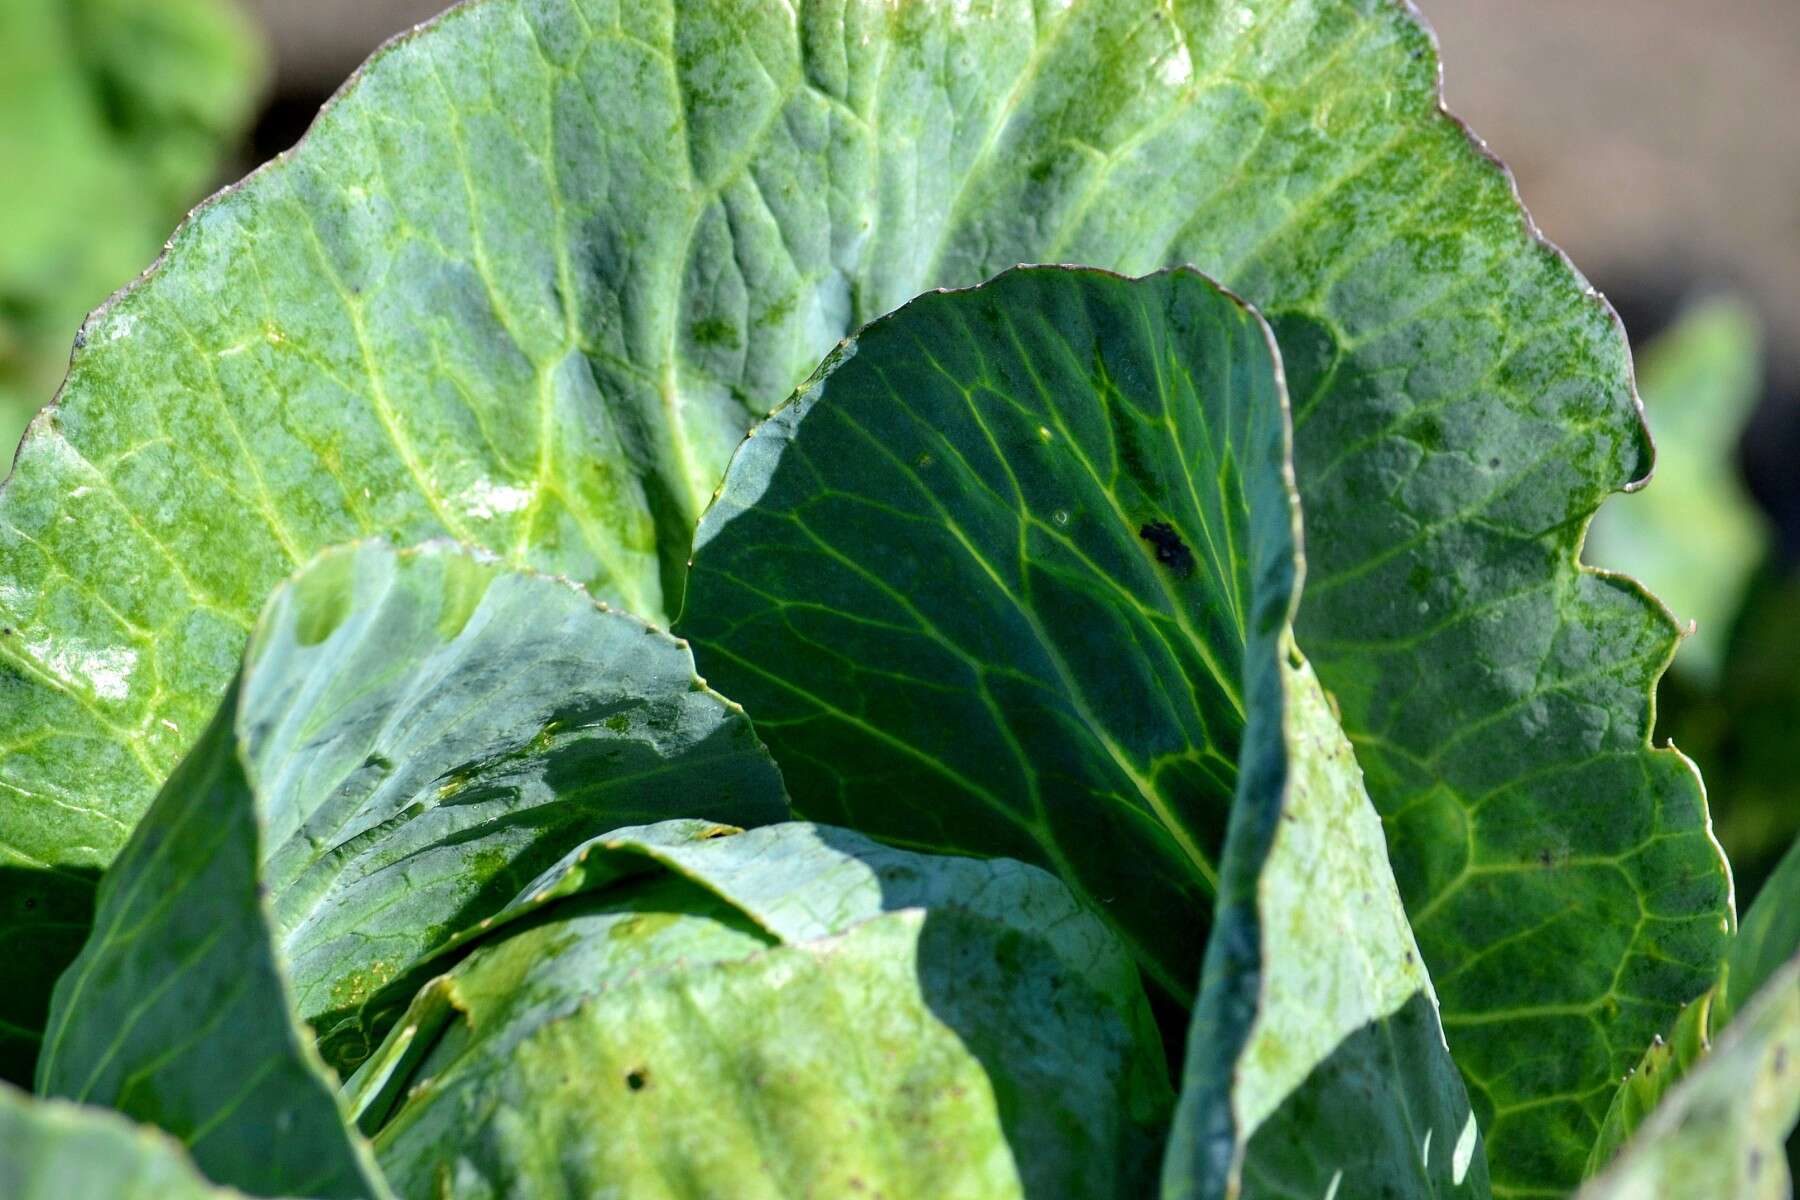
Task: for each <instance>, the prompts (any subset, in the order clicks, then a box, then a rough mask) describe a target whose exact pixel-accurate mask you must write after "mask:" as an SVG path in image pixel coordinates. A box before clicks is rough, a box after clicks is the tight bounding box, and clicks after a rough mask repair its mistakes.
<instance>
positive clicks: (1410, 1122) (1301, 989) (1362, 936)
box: [1162, 654, 1489, 1200]
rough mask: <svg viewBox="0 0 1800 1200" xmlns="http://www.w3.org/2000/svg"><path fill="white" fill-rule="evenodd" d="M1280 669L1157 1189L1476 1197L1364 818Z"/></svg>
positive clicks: (1339, 763)
mask: <svg viewBox="0 0 1800 1200" xmlns="http://www.w3.org/2000/svg"><path fill="white" fill-rule="evenodd" d="M1283 676H1284V684H1285V686H1284V689H1283V695H1284V698H1285V700H1286V704H1287V706H1288V707H1287V710H1286V718H1285V721H1284V729H1283V736H1284V739H1285V742H1286V750H1287V753H1286V755H1285V756H1284V758H1285V761H1279V760H1275V759H1271V761H1270V763H1269V766H1268V768H1267V769H1269V770H1273V771H1278V772H1279V777H1273V778H1267V779H1263V780H1252V779H1250V778H1249V777H1246V781H1245V782H1246V786H1245V788H1244V789H1243V792H1242V796H1243V802H1242V803H1241V804H1240V805H1239V807H1238V808H1237V809H1236V810H1235V811H1234V812H1233V816H1232V824H1231V831H1230V834H1229V836H1228V838H1227V841H1226V844H1225V855H1224V861H1223V863H1222V866H1221V871H1220V874H1221V876H1222V878H1223V881H1224V886H1223V889H1222V893H1221V897H1220V902H1219V911H1218V918H1217V920H1218V929H1217V931H1216V933H1215V935H1214V937H1213V940H1212V943H1211V945H1210V946H1209V947H1208V950H1207V956H1206V973H1205V975H1204V977H1203V978H1202V983H1201V994H1200V1001H1199V1004H1198V1005H1197V1007H1196V1008H1195V1012H1194V1023H1193V1028H1192V1029H1191V1031H1190V1032H1189V1035H1188V1042H1187V1071H1186V1080H1185V1082H1184V1084H1183V1088H1182V1095H1181V1106H1180V1108H1179V1109H1178V1111H1177V1113H1176V1119H1175V1125H1174V1129H1173V1132H1172V1134H1171V1136H1170V1142H1169V1151H1168V1156H1167V1159H1166V1160H1165V1165H1164V1169H1163V1191H1162V1195H1163V1197H1164V1200H1201V1198H1212V1197H1219V1198H1227V1197H1228V1198H1231V1200H1236V1198H1237V1197H1251V1198H1256V1197H1280V1196H1326V1197H1330V1196H1337V1195H1344V1196H1376V1195H1380V1196H1394V1197H1399V1196H1407V1197H1460V1198H1464V1200H1486V1197H1487V1196H1488V1194H1489V1190H1488V1165H1487V1159H1486V1156H1485V1154H1484V1153H1483V1151H1482V1145H1481V1133H1480V1130H1479V1129H1478V1128H1477V1127H1476V1121H1475V1114H1474V1112H1473V1111H1471V1109H1470V1107H1469V1097H1468V1094H1467V1093H1466V1092H1465V1091H1464V1089H1463V1084H1462V1080H1461V1078H1460V1077H1459V1076H1458V1075H1457V1073H1456V1067H1455V1065H1454V1064H1453V1063H1452V1062H1451V1060H1450V1055H1449V1051H1448V1050H1447V1048H1446V1047H1445V1045H1444V1030H1443V1026H1442V1025H1441V1023H1440V1022H1439V1018H1438V1007H1437V997H1436V996H1435V995H1434V994H1433V993H1432V989H1431V980H1430V978H1429V977H1428V976H1427V974H1426V972H1425V967H1424V964H1423V963H1422V962H1421V961H1420V958H1419V951H1418V946H1417V945H1416V943H1415V942H1414V940H1413V936H1412V931H1411V930H1410V929H1409V928H1408V927H1407V924H1406V914H1405V912H1404V910H1403V909H1402V908H1401V904H1400V893H1399V890H1398V889H1397V888H1396V887H1395V885H1394V877H1393V873H1392V872H1391V871H1390V870H1389V867H1388V860H1387V847H1386V845H1385V844H1384V842H1383V840H1382V834H1381V824H1380V822H1379V821H1378V820H1377V819H1376V816H1375V812H1374V810H1373V809H1372V808H1371V807H1370V805H1369V800H1368V796H1367V795H1366V794H1365V793H1364V792H1363V789H1362V776H1361V773H1360V772H1359V771H1358V770H1357V768H1356V762H1355V757H1354V755H1353V754H1352V752H1351V749H1350V745H1349V743H1348V742H1347V741H1345V739H1344V735H1343V732H1342V731H1341V730H1340V729H1339V728H1338V725H1337V717H1336V714H1335V713H1334V712H1333V710H1332V709H1331V707H1330V702H1329V700H1328V699H1327V697H1326V696H1325V694H1324V692H1323V691H1322V690H1321V689H1320V687H1319V685H1318V681H1317V680H1316V679H1314V678H1313V675H1312V671H1311V669H1310V668H1309V667H1307V666H1306V664H1305V662H1304V660H1302V659H1300V658H1299V657H1298V655H1297V654H1296V655H1294V656H1293V659H1292V661H1291V662H1290V663H1289V664H1288V665H1287V666H1286V667H1285V668H1284V671H1283Z"/></svg>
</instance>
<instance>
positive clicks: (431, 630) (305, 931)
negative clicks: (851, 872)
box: [38, 544, 785, 1196]
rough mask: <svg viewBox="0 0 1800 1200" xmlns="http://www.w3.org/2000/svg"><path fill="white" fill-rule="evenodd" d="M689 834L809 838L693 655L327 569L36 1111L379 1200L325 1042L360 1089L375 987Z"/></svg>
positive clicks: (317, 1190)
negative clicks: (126, 1119)
mask: <svg viewBox="0 0 1800 1200" xmlns="http://www.w3.org/2000/svg"><path fill="white" fill-rule="evenodd" d="M673 813H685V814H699V815H701V816H703V817H709V818H720V819H731V820H736V821H739V822H742V823H746V824H748V823H753V822H756V821H764V820H776V819H780V818H781V817H782V816H783V815H784V813H785V805H784V803H783V800H782V792H781V785H780V779H779V777H778V776H777V774H776V772H775V769H774V767H773V765H772V764H771V763H770V762H769V759H768V756H767V754H766V753H765V752H764V751H763V750H762V747H761V745H760V744H759V743H758V742H757V741H756V738H755V736H754V734H752V733H751V731H750V727H749V723H748V721H747V720H746V719H745V718H744V716H743V714H742V713H741V712H740V711H738V710H737V709H736V708H735V707H734V706H732V705H730V704H728V703H727V702H725V701H724V700H722V699H721V698H720V697H719V696H717V695H716V694H714V693H712V692H710V691H708V690H706V689H705V688H704V687H703V686H702V685H701V684H699V683H698V681H697V680H696V679H695V678H694V676H693V671H692V664H691V660H690V659H689V657H688V655H687V652H686V651H685V649H684V648H682V647H681V646H680V645H679V644H678V643H675V642H674V641H672V640H671V639H670V638H668V636H667V635H666V634H662V633H660V632H658V631H656V630H654V629H651V628H650V627H648V626H645V625H644V624H643V623H642V622H640V621H638V620H637V619H636V618H633V617H629V616H625V615H623V614H620V613H613V612H605V611H602V610H599V609H597V608H596V607H595V606H594V604H593V602H592V601H590V600H589V599H588V598H587V596H585V595H584V594H583V593H581V592H580V591H579V590H577V589H575V588H572V587H569V586H568V585H566V584H563V583H560V582H556V581H552V580H547V579H543V578H539V577H535V576H528V575H522V574H516V573H512V572H509V571H507V570H505V569H504V568H502V567H500V566H499V565H497V564H495V563H493V562H490V561H483V560H480V559H477V558H473V557H471V556H469V554H468V553H467V552H465V551H463V550H460V549H456V548H453V547H448V546H441V547H432V548H427V549H424V550H421V551H416V552H399V551H395V550H392V549H390V548H387V547H385V546H382V545H380V544H368V545H364V546H360V547H355V548H352V549H349V550H345V551H338V552H333V553H329V554H327V555H325V556H323V557H321V558H320V559H319V560H318V561H316V562H315V563H313V564H312V565H311V566H310V567H309V568H308V569H307V570H306V571H305V572H304V573H303V574H301V575H300V576H299V577H298V578H296V579H295V580H294V581H292V582H291V583H289V584H288V585H286V586H284V587H283V588H282V589H281V590H280V592H278V594H277V595H276V597H275V598H274V599H273V600H272V601H271V604H270V607H269V611H268V613H267V614H266V616H265V618H264V620H263V622H262V623H261V624H260V625H259V627H258V630H257V632H256V634H255V636H254V637H253V638H252V639H251V643H250V648H249V651H248V653H247V655H246V662H245V667H244V670H243V672H242V674H241V676H240V678H239V680H238V682H237V683H236V684H235V685H234V687H233V688H232V691H231V694H230V696H229V698H228V700H227V702H226V704H225V705H224V706H223V707H222V708H221V710H220V713H219V717H218V719H217V720H216V721H215V722H214V723H213V724H212V726H211V727H210V728H209V729H208V731H207V733H206V734H205V736H204V737H203V738H202V740H201V742H200V744H199V745H198V746H197V747H196V748H195V750H194V751H193V752H192V753H191V754H190V755H189V756H188V758H187V759H186V760H184V762H183V764H182V766H181V768H180V769H179V770H178V771H177V772H176V773H175V774H174V776H172V777H171V779H170V781H169V783H168V785H167V786H166V787H165V788H164V790H163V793H162V795H161V796H160V797H159V798H158V801H157V803H156V804H155V805H154V806H153V807H152V810H151V812H150V813H149V814H148V815H147V816H146V817H145V819H144V821H143V822H142V824H141V825H140V826H139V828H138V830H137V832H136V833H135V834H134V835H133V838H132V840H131V841H130V842H129V843H128V844H127V847H126V849H125V851H124V852H123V853H122V854H121V856H120V858H119V860H118V862H117V863H116V864H115V865H114V867H113V869H112V870H111V871H110V872H108V874H107V876H106V880H105V882H104V884H103V885H102V887H101V889H100V900H99V908H98V914H97V920H96V926H95V931H94V934H93V937H92V938H91V939H90V941H89V943H88V945H87V946H86V947H85V948H84V950H83V951H82V954H81V956H80V957H79V958H78V959H77V960H76V962H75V964H74V965H73V966H72V967H71V968H70V970H69V972H68V973H67V974H66V975H65V976H64V977H63V979H62V980H61V982H60V983H59V984H58V987H57V991H56V997H55V1005H54V1009H53V1012H52V1017H51V1023H50V1028H49V1032H48V1034H47V1037H46V1042H45V1050H44V1054H43V1057H42V1058H41V1059H40V1061H39V1064H38V1082H39V1087H40V1090H41V1091H43V1092H45V1093H47V1094H51V1095H59V1096H66V1097H70V1098H73V1099H77V1100H82V1101H86V1102H89V1103H98V1104H104V1105H107V1106H109V1107H113V1108H117V1109H119V1110H120V1111H122V1112H124V1113H126V1114H127V1115H129V1116H132V1117H135V1118H137V1119H139V1120H143V1121H147V1122H150V1123H153V1124H156V1125H159V1126H161V1127H162V1128H164V1129H166V1130H168V1131H170V1132H172V1133H174V1134H176V1135H177V1136H178V1137H180V1138H181V1139H182V1140H183V1141H184V1142H186V1143H187V1144H188V1145H189V1146H190V1148H191V1150H192V1152H193V1154H194V1157H195V1160H196V1161H197V1162H198V1163H199V1165H200V1167H201V1168H202V1169H203V1170H204V1171H205V1172H206V1173H207V1175H208V1176H209V1177H210V1178H212V1179H214V1180H217V1181H219V1182H222V1183H229V1184H232V1185H235V1186H239V1187H242V1188H244V1189H246V1190H248V1191H253V1192H257V1193H259V1194H264V1195H278V1194H299V1195H313V1196H366V1195H379V1194H381V1191H382V1188H381V1183H380V1177H379V1175H378V1174H376V1173H375V1171H374V1168H373V1166H372V1163H371V1160H370V1159H369V1156H368V1153H367V1149H366V1147H364V1146H363V1145H362V1144H361V1142H360V1140H359V1139H358V1138H357V1137H356V1136H355V1135H354V1134H353V1133H350V1132H348V1131H347V1130H346V1128H345V1126H344V1124H343V1121H342V1116H341V1114H340V1112H339V1109H338V1105H337V1102H336V1100H335V1099H334V1096H333V1085H332V1083H331V1082H330V1081H329V1080H328V1077H327V1073H326V1072H325V1070H324V1069H323V1064H322V1063H321V1062H320V1060H319V1056H318V1054H317V1053H315V1050H314V1041H313V1036H314V1032H315V1031H316V1032H317V1033H319V1034H321V1035H323V1036H324V1043H323V1044H324V1049H325V1051H326V1053H327V1055H328V1056H329V1058H330V1059H331V1060H332V1062H333V1063H334V1064H335V1065H345V1064H349V1063H354V1062H355V1061H359V1060H360V1059H361V1057H363V1055H364V1054H365V1053H366V1049H367V1043H368V1040H369V1038H370V1037H371V1036H379V1034H380V1033H381V1032H383V1030H381V1029H379V1028H371V1022H376V1021H379V1019H380V1014H379V1013H370V1012H368V1011H366V1010H367V1006H366V1005H365V1004H364V1003H363V1002H364V1001H365V1000H366V999H367V998H369V997H370V996H371V995H372V994H373V993H375V992H376V991H377V990H378V988H379V985H380V984H382V983H383V982H385V981H386V980H388V979H389V978H390V977H392V976H395V975H398V974H402V973H404V972H405V971H406V970H407V969H408V967H410V966H411V965H412V964H413V963H414V962H416V961H418V960H420V959H423V958H425V957H427V956H429V955H431V954H433V953H435V952H436V951H437V950H439V949H441V948H442V947H443V946H444V945H445V944H446V943H447V942H448V941H449V940H450V939H451V938H452V937H454V936H455V935H456V934H457V933H459V932H462V931H463V930H465V929H467V928H469V927H471V926H475V925H477V924H478V922H480V921H481V920H482V919H484V918H486V917H487V916H489V915H490V913H491V911H492V910H493V909H496V908H498V907H500V906H501V905H502V904H504V903H505V902H506V900H507V898H509V897H510V896H512V895H513V894H514V893H515V892H516V891H517V890H518V888H519V887H520V885H521V884H523V883H524V882H527V881H529V880H530V879H531V878H532V877H533V876H534V875H536V874H537V873H538V872H539V871H541V870H542V869H544V868H545V867H546V866H548V865H550V864H551V863H554V862H555V861H556V860H557V859H558V858H559V857H560V856H561V855H563V854H564V853H565V852H566V851H567V850H568V849H569V848H570V847H571V846H572V845H575V844H578V843H580V842H581V841H584V840H585V839H587V838H589V837H592V836H594V835H595V834H596V833H598V832H602V831H604V830H606V829H609V828H613V827H615V826H617V825H619V824H620V823H621V822H627V823H628V822H632V821H641V820H644V819H647V818H652V819H653V818H656V817H660V816H667V815H670V814H673ZM271 1131H279V1136H278V1137H275V1138H273V1139H272V1140H271V1138H270V1137H269V1134H270V1132H271Z"/></svg>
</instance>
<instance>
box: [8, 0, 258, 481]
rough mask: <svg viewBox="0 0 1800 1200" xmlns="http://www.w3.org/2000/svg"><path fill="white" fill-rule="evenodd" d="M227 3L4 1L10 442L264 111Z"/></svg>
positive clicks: (250, 50) (247, 50) (245, 39)
mask: <svg viewBox="0 0 1800 1200" xmlns="http://www.w3.org/2000/svg"><path fill="white" fill-rule="evenodd" d="M266 62H267V52H266V49H265V47H264V45H263V43H262V40H261V37H260V34H259V32H258V29H257V27H256V25H255V24H254V23H253V22H252V21H251V20H250V19H249V17H248V16H247V15H246V14H245V13H243V12H242V11H241V10H239V9H238V8H237V6H236V5H235V4H234V3H232V2H231V0H155V2H154V3H146V2H145V0H5V2H4V3H0V213H4V214H5V220H4V222H0V439H3V440H4V442H5V445H6V446H7V447H8V449H9V453H8V456H7V457H8V458H9V459H10V457H11V455H10V448H11V447H12V445H13V444H15V443H16V442H17V441H18V439H19V435H20V434H21V433H22V432H23V431H24V428H25V423H26V422H27V421H28V420H29V419H30V417H31V414H32V413H34V412H35V411H37V410H38V409H39V408H41V407H42V406H43V405H44V404H45V403H47V402H48V401H49V400H50V397H51V396H52V394H53V393H54V392H55V390H56V386H57V384H58V383H60V382H61V381H62V377H63V372H64V370H65V368H66V367H67V365H68V359H69V347H70V344H71V342H72V341H73V340H74V337H75V332H76V330H77V328H78V327H79V326H80V324H81V320H82V317H83V316H84V315H85V314H86V313H87V312H88V311H89V310H90V309H92V308H94V307H95V306H96V305H98V304H100V303H101V302H102V301H103V300H105V299H106V297H107V296H109V295H111V294H112V293H113V292H114V291H115V290H117V289H118V288H119V287H121V286H122V285H124V284H125V283H128V282H129V281H130V280H131V279H132V278H133V277H134V276H136V275H137V274H138V273H139V272H140V271H142V270H143V269H144V268H145V267H147V266H149V265H150V262H151V260H152V259H153V258H154V257H155V256H156V252H157V249H158V247H160V246H161V245H162V242H163V240H164V239H165V238H166V237H167V236H168V234H169V230H170V229H171V228H172V227H173V226H174V223H175V221H176V220H177V219H178V218H179V217H180V215H181V214H182V212H184V211H185V210H186V209H188V208H189V207H191V206H192V205H193V204H194V203H195V202H196V201H197V200H199V199H200V197H201V195H202V194H204V192H205V191H206V190H207V189H208V188H209V187H210V186H212V185H213V184H214V183H215V182H217V181H218V179H219V178H220V176H221V168H222V166H223V164H224V160H225V158H226V156H227V155H228V154H229V153H230V152H231V150H232V149H233V148H234V147H235V145H236V144H237V142H238V139H239V137H240V135H241V134H242V132H243V130H244V128H245V127H246V125H247V123H248V122H249V120H250V118H251V117H252V116H253V115H254V114H255V109H256V106H257V100H258V97H259V93H260V91H261V88H262V82H263V80H264V78H265V75H266Z"/></svg>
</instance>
